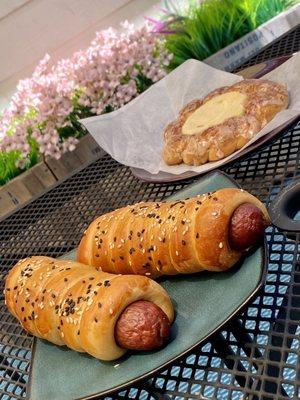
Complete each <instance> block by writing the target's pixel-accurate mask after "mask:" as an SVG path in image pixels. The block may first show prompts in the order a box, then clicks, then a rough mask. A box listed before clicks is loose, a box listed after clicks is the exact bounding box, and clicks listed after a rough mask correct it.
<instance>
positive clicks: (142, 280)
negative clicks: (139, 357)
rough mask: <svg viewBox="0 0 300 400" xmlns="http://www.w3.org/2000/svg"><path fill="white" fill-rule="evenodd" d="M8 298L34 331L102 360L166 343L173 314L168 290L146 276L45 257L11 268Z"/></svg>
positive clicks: (112, 358) (21, 321)
mask: <svg viewBox="0 0 300 400" xmlns="http://www.w3.org/2000/svg"><path fill="white" fill-rule="evenodd" d="M5 301H6V304H7V307H8V308H9V310H10V312H11V313H12V314H13V315H14V316H15V317H16V318H17V319H18V320H19V321H20V323H21V324H22V326H23V328H24V329H26V330H27V331H28V332H29V333H31V334H33V335H35V336H37V337H39V338H42V339H46V340H48V341H50V342H52V343H55V344H57V345H67V346H68V347H70V348H71V349H73V350H76V351H79V352H87V353H89V354H91V355H92V356H94V357H96V358H99V359H101V360H114V359H117V358H119V357H121V356H122V355H123V354H124V353H125V352H126V349H132V350H152V349H157V348H158V347H161V346H162V345H164V344H165V343H166V341H167V340H168V337H169V334H170V327H171V323H172V322H173V318H174V311H173V306H172V303H171V300H170V298H169V296H168V294H167V292H166V291H165V290H164V289H163V288H162V287H161V286H160V285H159V284H158V283H156V282H154V281H153V280H151V279H149V278H147V277H145V276H133V275H113V274H109V273H106V272H102V271H98V270H96V269H95V268H94V267H91V266H88V265H83V264H80V263H77V262H74V261H65V260H55V259H53V258H50V257H42V256H34V257H29V258H26V259H24V260H20V261H19V262H18V263H17V264H16V265H15V266H14V267H13V268H12V269H11V271H10V272H9V274H8V276H7V279H6V283H5Z"/></svg>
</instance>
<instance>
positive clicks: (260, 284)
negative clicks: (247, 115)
mask: <svg viewBox="0 0 300 400" xmlns="http://www.w3.org/2000/svg"><path fill="white" fill-rule="evenodd" d="M213 175H222V176H223V178H225V179H227V180H229V181H230V182H231V183H232V184H233V185H234V186H236V187H237V188H241V186H240V185H239V184H238V183H237V182H236V181H235V180H234V179H233V178H231V177H230V176H229V175H227V174H226V173H225V172H223V171H221V170H218V169H217V170H214V171H212V172H209V173H208V174H205V175H204V176H202V177H201V178H199V179H197V181H196V182H193V183H191V184H190V185H188V186H186V187H185V188H183V189H181V190H178V191H177V192H176V193H174V194H173V195H175V194H176V195H177V194H178V193H180V192H181V191H185V190H186V189H187V188H190V187H193V186H194V185H198V184H199V183H201V181H205V180H207V179H208V178H210V177H211V176H213ZM173 195H171V196H168V197H167V198H172V196H173ZM259 251H260V253H261V260H262V261H261V265H260V277H259V281H258V284H257V286H256V288H255V289H254V290H253V292H251V293H250V294H249V296H248V297H247V298H246V299H245V301H244V302H243V303H241V304H240V305H239V306H238V307H237V308H236V309H235V310H234V311H233V312H232V313H231V314H230V315H229V316H228V317H227V318H226V319H225V320H224V321H223V322H221V323H220V324H219V325H218V326H217V327H216V328H215V329H213V330H211V331H210V332H209V333H208V334H207V335H206V336H204V337H203V338H201V339H200V340H198V341H197V342H196V343H195V344H193V345H192V346H190V347H189V348H188V349H186V350H184V351H183V352H181V353H180V354H178V355H177V356H175V357H173V358H171V360H168V361H166V362H165V363H163V364H161V365H160V366H159V367H157V368H154V369H152V370H151V371H149V372H147V373H145V374H143V375H141V376H137V377H136V378H134V379H131V380H129V381H127V382H124V383H122V384H120V385H118V386H115V387H113V388H111V389H108V390H104V391H102V392H98V393H94V394H92V395H89V396H84V397H77V398H74V399H73V400H92V399H96V398H97V397H99V396H107V395H112V394H114V393H116V392H118V391H120V390H124V389H125V388H127V387H128V386H131V385H134V384H137V383H141V382H142V381H145V380H149V379H150V378H152V377H153V375H155V374H157V373H158V372H160V371H162V370H164V369H166V368H167V367H169V366H170V365H171V364H173V363H174V362H175V361H181V360H182V359H183V358H184V357H186V356H188V355H189V354H191V353H192V351H193V350H194V349H196V348H197V347H199V346H201V345H203V344H204V343H205V342H206V341H207V340H208V339H209V338H210V337H211V336H212V335H214V334H216V333H217V332H219V331H220V330H221V329H222V328H223V327H224V325H226V324H227V323H228V322H229V321H230V320H231V319H232V318H234V317H235V316H236V315H237V314H239V313H240V312H241V311H242V310H243V309H244V308H245V307H246V305H247V304H248V303H249V302H250V301H251V300H253V299H254V298H255V296H256V295H257V294H258V292H259V291H260V290H261V289H262V287H263V285H264V283H265V278H266V273H267V271H266V268H265V266H266V265H267V261H268V257H267V254H268V248H267V242H266V236H264V243H263V245H262V246H261V247H260V248H259ZM36 343H37V338H36V337H34V340H33V345H32V350H31V361H30V364H29V365H30V370H29V378H28V390H27V395H28V398H29V399H30V397H31V383H32V371H33V363H34V358H35V357H34V356H35V352H36Z"/></svg>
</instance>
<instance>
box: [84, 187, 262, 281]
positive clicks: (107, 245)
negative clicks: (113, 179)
mask: <svg viewBox="0 0 300 400" xmlns="http://www.w3.org/2000/svg"><path fill="white" fill-rule="evenodd" d="M269 223H270V220H269V216H268V212H267V210H266V207H265V206H264V205H263V204H262V203H261V202H260V201H259V200H258V199H257V198H256V197H254V196H253V195H251V194H250V193H248V192H246V191H244V190H241V189H236V188H226V189H221V190H218V191H216V192H214V193H206V194H204V195H201V196H197V197H194V198H191V199H187V200H178V201H173V202H156V203H154V202H151V203H150V202H148V203H146V202H145V203H138V204H134V205H129V206H127V207H123V208H121V209H118V210H115V211H113V212H110V213H108V214H105V215H102V216H100V217H99V218H97V219H96V220H94V221H93V222H92V223H91V224H90V226H89V227H88V229H87V230H86V232H85V234H84V236H83V238H82V240H81V242H80V245H79V248H78V252H77V260H78V261H79V262H82V263H85V264H89V265H93V266H95V267H96V268H98V267H102V269H103V270H105V271H107V272H111V273H118V274H139V275H146V276H149V277H153V278H155V277H158V276H160V275H175V274H188V273H195V272H200V271H203V270H208V271H225V270H227V269H229V268H231V267H232V266H233V265H235V264H236V263H237V262H238V261H239V260H240V259H241V257H242V256H243V254H244V252H245V250H247V249H248V248H250V247H252V246H254V245H256V244H257V243H259V242H260V240H261V239H262V237H263V234H264V230H265V227H266V226H267V225H269Z"/></svg>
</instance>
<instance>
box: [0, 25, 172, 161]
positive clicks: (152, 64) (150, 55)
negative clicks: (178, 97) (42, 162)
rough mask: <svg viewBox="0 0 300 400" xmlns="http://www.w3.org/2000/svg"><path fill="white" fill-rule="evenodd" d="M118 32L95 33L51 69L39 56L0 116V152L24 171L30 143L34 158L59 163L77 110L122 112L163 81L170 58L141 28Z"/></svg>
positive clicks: (69, 147)
mask: <svg viewBox="0 0 300 400" xmlns="http://www.w3.org/2000/svg"><path fill="white" fill-rule="evenodd" d="M122 28H123V30H124V31H123V32H118V31H117V30H115V29H113V28H109V29H106V30H103V31H100V32H97V33H96V35H95V39H94V40H93V41H92V42H91V44H90V46H89V47H88V48H87V49H85V50H80V51H78V52H76V53H75V54H74V55H73V56H72V57H71V58H69V59H63V60H61V61H59V62H58V63H57V64H55V65H51V59H50V56H49V55H48V54H46V55H45V57H44V58H43V59H42V60H41V61H40V62H39V63H38V65H37V67H36V68H35V70H34V72H33V74H32V76H31V77H30V78H28V79H23V80H21V81H20V82H19V84H18V86H17V90H16V92H15V94H14V95H13V96H12V99H11V103H10V105H9V106H8V108H7V109H6V110H4V111H3V114H2V116H1V118H0V138H2V139H0V140H1V141H0V151H1V152H10V151H18V152H19V154H20V156H19V160H18V166H19V167H20V168H25V167H26V165H28V162H29V159H28V155H29V153H30V151H31V147H30V144H29V143H30V140H31V141H32V140H34V141H35V142H36V145H37V146H38V149H39V152H40V154H42V155H44V156H51V157H54V158H59V157H60V156H61V154H63V153H65V152H67V151H73V150H74V149H75V147H76V144H77V142H78V139H77V138H75V137H72V136H70V132H72V129H73V134H74V135H77V133H78V132H77V129H78V127H77V126H73V122H74V120H75V121H76V119H77V120H78V119H80V118H81V117H82V114H81V112H82V111H84V112H86V111H87V110H88V111H89V113H90V114H89V115H91V114H94V115H99V114H102V113H103V112H107V110H109V109H117V108H119V107H122V106H123V105H124V104H126V103H128V102H129V101H130V100H132V99H133V98H134V97H136V96H137V95H138V94H139V93H141V91H143V90H144V89H145V88H147V84H149V83H154V82H156V81H158V80H159V79H161V78H162V77H164V76H165V74H166V69H165V68H166V66H168V65H169V62H170V60H171V55H170V54H169V53H167V52H166V50H165V49H164V48H163V43H162V42H161V41H160V40H159V39H158V38H157V37H155V35H152V34H151V33H150V32H149V30H148V29H147V28H146V27H143V28H141V29H139V30H135V29H134V27H133V25H132V24H129V23H128V22H124V23H123V24H122ZM145 78H146V80H145ZM147 79H148V80H149V81H148V83H147V84H146V86H145V82H146V81H147ZM142 82H143V83H142ZM71 117H72V118H71ZM67 128H68V129H69V130H68V131H64V130H65V129H67ZM63 132H68V133H67V136H66V135H64V134H63Z"/></svg>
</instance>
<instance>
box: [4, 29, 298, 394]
mask: <svg viewBox="0 0 300 400" xmlns="http://www.w3.org/2000/svg"><path fill="white" fill-rule="evenodd" d="M299 50H300V27H298V28H296V29H294V30H293V31H291V32H290V33H289V34H288V35H286V36H284V37H282V38H281V39H279V40H278V41H277V42H275V43H273V44H272V45H271V46H269V47H268V48H267V49H265V50H264V51H263V52H261V53H260V54H259V55H258V56H256V57H255V58H253V59H252V60H250V61H249V62H248V63H247V65H251V64H255V63H257V62H261V61H263V60H266V59H268V58H272V57H276V56H280V55H286V54H290V53H293V52H295V51H299ZM299 147H300V124H298V125H295V126H294V127H293V128H291V129H290V130H288V131H286V132H284V133H283V134H282V135H281V137H280V138H278V139H277V140H276V141H274V142H273V143H272V144H271V145H270V144H268V146H266V147H265V148H264V149H262V150H261V151H260V152H259V153H256V154H254V155H252V156H251V157H249V158H247V159H244V160H243V161H241V162H238V163H235V164H234V165H231V166H229V167H228V168H226V169H225V171H226V172H227V173H228V174H229V175H230V176H231V177H233V178H234V179H236V180H237V181H238V182H239V183H240V184H241V185H242V186H243V187H244V188H245V189H246V190H248V191H250V192H251V193H253V194H254V195H257V196H258V197H259V198H260V199H261V200H262V201H264V202H265V203H266V204H269V203H270V201H271V200H272V199H273V198H274V196H275V195H276V194H277V193H278V192H279V191H280V190H281V189H282V188H283V187H284V186H286V185H288V184H289V183H291V182H292V181H294V180H295V179H297V178H298V176H299V175H300V170H299V162H300V155H299ZM191 182H192V180H188V181H181V182H178V183H174V184H148V183H143V182H141V181H139V180H137V179H136V178H135V177H133V175H132V174H131V172H130V170H129V169H128V168H127V167H124V166H122V165H120V164H118V163H117V162H116V161H114V160H112V159H111V158H110V157H109V156H107V155H106V156H104V157H103V158H101V159H99V160H98V161H96V162H94V163H93V164H92V165H90V166H89V167H87V168H85V169H84V170H82V171H80V172H78V173H76V174H75V175H73V176H72V177H71V178H69V179H67V180H66V181H65V182H63V183H61V184H60V185H59V186H57V187H56V188H54V189H52V190H51V191H50V192H48V193H46V194H44V195H43V196H42V197H40V198H39V199H37V200H35V201H34V202H33V203H31V204H29V205H27V206H26V207H24V208H23V209H21V210H19V211H18V212H16V213H15V214H13V215H11V216H10V217H8V218H6V219H5V220H3V221H2V222H0V231H1V234H0V258H1V262H0V265H1V266H0V278H1V297H0V316H1V321H0V399H1V400H6V399H21V398H24V397H25V396H26V386H27V383H28V374H29V369H30V358H31V346H32V342H33V339H32V337H30V336H29V335H27V334H26V333H25V332H24V331H23V330H22V329H21V328H20V326H19V324H18V323H17V322H16V320H15V319H14V318H13V317H12V316H11V315H10V314H9V313H8V311H7V309H6V307H5V305H4V299H3V295H2V289H3V283H4V277H5V275H6V273H7V271H8V270H9V269H10V268H11V266H12V265H13V264H14V263H16V261H17V260H18V259H20V258H22V257H26V256H27V255H28V254H44V255H48V256H54V257H57V256H60V255H62V254H64V253H66V252H67V251H69V250H71V249H73V248H74V247H76V245H77V244H78V241H79V239H80V237H81V234H82V232H83V230H84V229H85V227H86V226H87V225H88V223H89V222H90V221H91V220H92V219H93V218H94V217H96V216H97V215H99V214H101V213H104V212H107V211H109V210H112V209H114V208H117V207H120V206H123V205H125V204H129V203H132V202H137V201H141V200H154V199H155V200H157V199H163V198H164V197H167V196H169V195H171V194H172V193H174V192H176V191H177V190H179V189H181V188H183V187H185V186H186V185H188V184H190V183H191ZM267 240H268V245H269V264H268V273H267V277H266V283H265V286H264V289H263V291H262V293H261V295H259V296H258V297H257V298H256V299H255V300H254V301H253V302H252V303H251V304H249V306H248V307H247V308H246V310H245V311H244V312H243V313H242V314H240V315H239V316H238V317H237V318H235V319H234V320H233V321H231V322H230V323H229V324H227V325H226V327H225V328H224V330H223V331H221V332H219V333H218V334H216V335H215V336H214V337H212V338H211V339H210V341H209V342H208V343H206V344H205V345H204V346H202V348H199V349H198V350H197V351H194V352H193V354H191V355H190V356H188V357H186V358H185V359H184V360H182V361H181V362H178V363H175V364H174V365H173V366H172V367H170V368H168V369H167V370H166V371H164V372H162V373H160V374H158V375H156V376H155V377H154V378H153V379H151V380H150V381H148V382H144V383H143V384H141V385H140V386H139V387H134V388H129V389H127V390H124V391H122V392H120V393H118V394H114V395H113V396H112V398H114V399H124V398H125V399H139V400H149V399H174V400H180V399H220V400H223V399H224V400H225V399H233V400H238V399H239V400H240V399H244V400H246V399H291V398H292V399H298V398H300V364H299V363H298V358H299V357H300V335H299V333H300V260H299V245H300V240H299V236H298V235H297V236H296V238H295V240H290V239H288V238H287V237H286V236H285V235H284V234H282V233H279V232H278V231H276V229H274V228H269V229H268V231H267ZM106 399H110V398H109V397H107V398H106ZM41 400H46V399H41ZM47 400H48V399H47ZM50 400H51V399H50Z"/></svg>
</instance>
